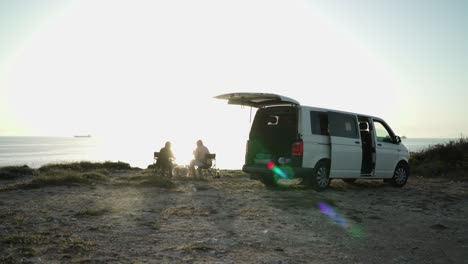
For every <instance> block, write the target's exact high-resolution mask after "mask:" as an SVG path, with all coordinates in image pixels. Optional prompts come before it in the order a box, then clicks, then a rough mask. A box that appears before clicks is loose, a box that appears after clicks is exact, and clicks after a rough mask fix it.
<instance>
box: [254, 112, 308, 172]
mask: <svg viewBox="0 0 468 264" xmlns="http://www.w3.org/2000/svg"><path fill="white" fill-rule="evenodd" d="M298 141H300V138H299V136H298V108H297V107H295V106H275V107H266V108H261V109H259V110H258V111H257V114H256V115H255V118H254V121H253V123H252V128H251V129H250V134H249V141H248V143H247V153H246V156H245V165H247V166H249V165H259V166H266V165H267V164H268V163H269V162H270V161H273V162H275V164H281V165H288V166H300V163H301V161H302V159H299V155H297V154H300V155H302V153H299V152H300V151H301V150H299V149H298V148H300V146H298ZM300 158H302V156H301V157H300Z"/></svg>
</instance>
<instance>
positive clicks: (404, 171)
mask: <svg viewBox="0 0 468 264" xmlns="http://www.w3.org/2000/svg"><path fill="white" fill-rule="evenodd" d="M408 177H409V167H408V165H406V164H405V163H403V162H400V163H398V165H397V166H396V168H395V172H394V173H393V178H392V180H391V183H392V184H393V186H395V187H403V186H404V185H405V184H406V182H407V181H408Z"/></svg>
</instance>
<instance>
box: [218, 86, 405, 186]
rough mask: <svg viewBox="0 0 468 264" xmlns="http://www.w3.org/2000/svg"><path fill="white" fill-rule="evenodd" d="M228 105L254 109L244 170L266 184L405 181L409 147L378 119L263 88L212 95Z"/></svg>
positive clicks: (317, 184) (309, 184)
mask: <svg viewBox="0 0 468 264" xmlns="http://www.w3.org/2000/svg"><path fill="white" fill-rule="evenodd" d="M215 98H217V99H224V100H228V104H234V105H244V106H251V107H255V108H258V110H257V112H256V114H255V117H254V119H253V123H252V127H251V129H250V134H249V139H248V141H247V146H246V154H245V164H244V166H243V167H242V171H244V172H246V173H249V174H252V175H256V176H258V177H259V178H260V180H261V181H262V182H263V183H264V184H265V185H276V184H277V183H278V179H287V180H292V179H296V178H299V179H301V182H302V184H304V185H307V186H311V187H313V188H314V189H316V190H317V191H322V190H324V189H326V188H327V187H328V185H329V184H330V182H331V180H332V179H342V180H343V181H345V182H348V183H352V182H354V181H355V180H356V179H383V180H384V181H385V182H390V183H392V184H393V185H394V186H396V187H402V186H404V185H405V184H406V182H407V180H408V177H409V173H410V168H409V163H408V158H409V154H408V149H407V148H406V147H405V146H404V145H403V144H402V143H401V139H400V137H399V136H397V135H395V133H394V132H393V131H392V129H391V128H390V126H389V125H388V124H387V123H386V122H385V121H384V120H383V119H381V118H378V117H374V116H370V115H364V114H357V113H350V112H343V111H338V110H332V109H324V108H317V107H311V106H302V105H300V104H299V102H297V101H296V100H294V99H291V98H288V97H285V96H281V95H277V94H267V93H229V94H223V95H219V96H216V97H215Z"/></svg>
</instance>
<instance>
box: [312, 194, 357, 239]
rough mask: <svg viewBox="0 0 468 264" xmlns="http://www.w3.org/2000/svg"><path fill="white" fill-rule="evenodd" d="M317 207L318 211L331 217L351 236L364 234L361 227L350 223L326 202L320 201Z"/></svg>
mask: <svg viewBox="0 0 468 264" xmlns="http://www.w3.org/2000/svg"><path fill="white" fill-rule="evenodd" d="M317 207H318V208H319V209H320V211H321V212H322V213H323V214H324V215H326V216H328V217H329V218H331V219H332V220H333V221H334V222H335V223H337V224H338V225H340V226H341V227H342V228H343V229H345V230H346V231H348V232H349V233H350V234H351V236H352V237H355V238H361V237H363V236H364V233H363V231H362V229H361V228H359V227H358V226H356V225H353V224H352V223H350V222H349V221H348V220H347V219H346V218H344V217H343V216H341V215H340V214H338V213H337V212H336V211H335V210H334V209H333V207H331V206H330V205H328V204H327V203H326V202H323V201H320V202H318V204H317Z"/></svg>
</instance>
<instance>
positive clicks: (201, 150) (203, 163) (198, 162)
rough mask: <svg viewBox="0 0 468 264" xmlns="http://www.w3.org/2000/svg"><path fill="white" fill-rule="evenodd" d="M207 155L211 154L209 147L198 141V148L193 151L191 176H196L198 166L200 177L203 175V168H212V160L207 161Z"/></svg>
mask: <svg viewBox="0 0 468 264" xmlns="http://www.w3.org/2000/svg"><path fill="white" fill-rule="evenodd" d="M206 154H210V151H209V150H208V148H207V147H205V146H204V145H203V141H201V140H198V141H197V148H196V149H195V150H194V151H193V156H194V157H195V159H194V160H192V161H191V162H190V167H189V169H190V174H191V175H195V166H197V170H198V175H201V170H202V168H209V167H211V159H206V158H205V156H206Z"/></svg>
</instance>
